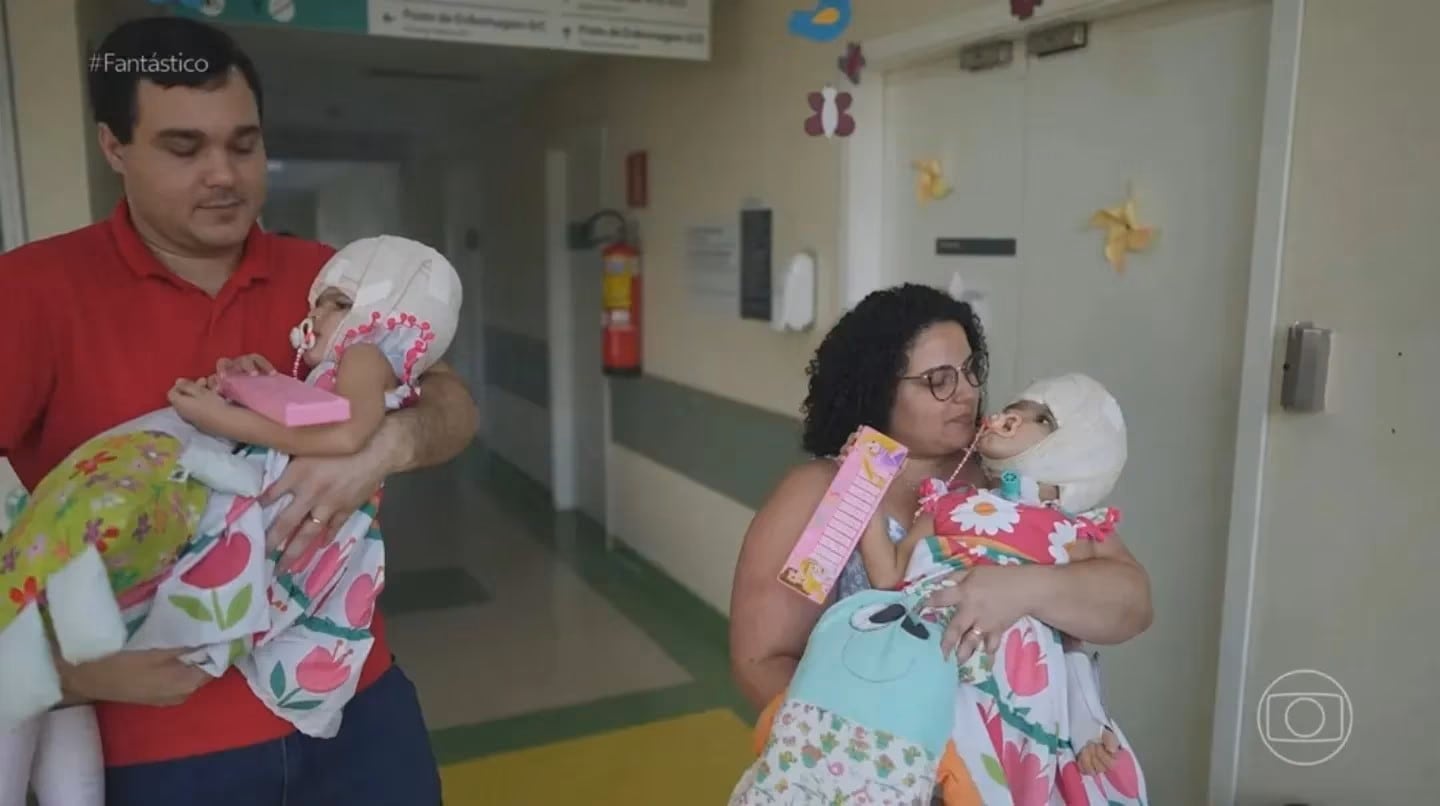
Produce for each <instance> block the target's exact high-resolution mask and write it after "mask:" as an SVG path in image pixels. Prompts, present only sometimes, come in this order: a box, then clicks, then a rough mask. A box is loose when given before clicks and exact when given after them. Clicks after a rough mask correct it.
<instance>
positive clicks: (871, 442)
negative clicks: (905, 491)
mask: <svg viewBox="0 0 1440 806" xmlns="http://www.w3.org/2000/svg"><path fill="white" fill-rule="evenodd" d="M907 455H909V451H908V450H906V448H905V446H903V445H901V444H900V443H898V442H896V441H895V440H893V439H891V438H890V437H888V436H886V435H884V434H882V433H880V432H879V431H876V430H875V429H873V428H869V427H866V428H862V429H860V433H859V434H857V435H856V438H855V445H854V446H853V447H852V448H851V449H850V453H849V454H848V455H847V456H846V457H845V461H844V462H843V463H841V465H840V472H839V473H837V474H835V480H834V481H832V482H830V488H829V489H828V490H826V491H825V497H824V498H823V499H821V501H820V506H818V507H816V508H815V514H814V515H812V516H811V517H810V523H809V524H808V525H806V527H805V531H804V532H802V533H801V535H800V542H798V543H796V544H795V548H794V549H793V550H792V551H791V552H790V557H789V559H787V560H786V561H785V567H784V568H782V569H781V570H780V581H781V582H783V583H784V584H785V586H786V587H788V588H790V589H791V590H794V591H795V592H797V593H799V594H800V595H802V596H804V597H806V598H807V599H811V600H813V601H815V602H818V603H820V604H824V602H825V599H826V598H827V597H828V596H829V595H830V591H831V589H833V588H834V587H835V583H836V582H837V581H838V580H839V579H840V570H841V569H842V568H844V567H845V563H846V562H847V561H848V560H849V559H850V555H851V554H852V553H853V552H854V551H855V546H856V544H858V543H859V542H860V535H861V534H863V533H864V531H865V526H866V525H867V524H869V523H870V520H871V518H873V517H875V511H876V510H878V509H879V508H880V499H882V498H884V496H885V491H886V490H888V489H890V484H891V482H893V481H894V480H895V476H896V475H898V474H899V473H900V468H901V467H902V466H904V464H905V458H906V456H907Z"/></svg>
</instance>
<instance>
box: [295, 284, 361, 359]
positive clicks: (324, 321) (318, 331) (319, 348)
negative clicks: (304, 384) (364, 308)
mask: <svg viewBox="0 0 1440 806" xmlns="http://www.w3.org/2000/svg"><path fill="white" fill-rule="evenodd" d="M350 305H351V302H350V297H349V295H348V294H346V293H345V292H343V291H341V290H340V289H338V288H327V289H325V291H324V293H322V294H321V295H320V298H319V299H317V300H315V307H314V308H313V309H311V311H310V317H311V318H312V319H313V320H314V321H315V346H314V347H311V348H310V349H309V350H306V351H305V362H306V363H307V364H309V365H310V366H312V367H313V366H316V365H318V364H319V363H320V361H321V360H323V359H324V357H325V355H324V351H325V346H326V345H327V344H329V343H330V337H331V335H333V334H334V333H335V329H336V328H338V327H340V322H341V321H342V320H343V319H344V318H345V314H347V313H349V312H350Z"/></svg>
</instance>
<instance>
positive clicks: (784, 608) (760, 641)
mask: <svg viewBox="0 0 1440 806" xmlns="http://www.w3.org/2000/svg"><path fill="white" fill-rule="evenodd" d="M835 470H836V468H835V465H834V464H833V463H830V462H824V461H816V462H810V463H808V464H804V465H801V466H799V467H796V468H794V469H792V470H791V471H790V472H789V473H787V474H786V475H785V478H784V479H782V480H781V481H780V484H779V485H778V486H777V487H776V488H775V491H774V492H773V493H771V494H770V498H769V500H768V501H766V502H765V504H764V506H762V507H761V508H760V511H759V512H757V513H755V518H754V520H752V521H751V522H750V528H749V529H748V530H747V531H746V532H745V540H744V542H743V543H742V544H741V546H740V558H739V560H738V561H737V563H736V565H735V579H734V584H733V586H732V588H731V592H730V672H731V675H732V676H733V677H734V679H735V683H736V685H737V686H739V688H740V691H741V693H742V694H744V696H745V698H746V699H747V700H749V701H750V703H751V704H752V705H754V706H755V708H757V709H763V708H764V707H765V706H766V705H768V704H769V703H770V701H771V700H773V699H774V698H775V696H776V695H778V694H780V693H781V692H782V691H784V690H785V688H786V687H787V686H789V685H790V678H791V677H792V676H793V675H794V673H795V667H796V666H797V665H798V664H799V663H800V656H801V655H802V654H804V652H805V644H806V642H807V641H809V639H810V631H811V629H813V628H814V626H815V622H817V621H819V619H820V614H821V613H822V612H824V607H822V606H821V605H818V604H815V603H814V602H810V601H807V600H806V599H805V598H803V597H802V596H800V595H799V594H797V593H795V592H794V591H791V590H788V589H787V588H786V587H785V586H784V585H782V584H780V582H779V581H778V580H777V578H776V577H777V576H778V575H779V573H780V568H781V567H782V566H783V565H784V564H785V558H786V557H788V556H790V551H791V549H793V548H794V547H795V544H796V543H797V542H798V541H799V540H800V533H801V532H802V531H804V530H805V525H806V524H807V523H808V522H809V520H810V516H811V515H812V514H814V512H815V508H816V507H817V506H819V505H820V500H821V499H822V498H824V496H825V490H826V488H827V487H829V485H830V481H831V480H832V479H834V478H835Z"/></svg>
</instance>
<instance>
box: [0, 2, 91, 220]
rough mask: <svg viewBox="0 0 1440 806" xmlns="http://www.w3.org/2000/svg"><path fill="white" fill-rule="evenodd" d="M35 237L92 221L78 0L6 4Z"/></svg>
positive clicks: (28, 207)
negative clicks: (73, 0)
mask: <svg viewBox="0 0 1440 806" xmlns="http://www.w3.org/2000/svg"><path fill="white" fill-rule="evenodd" d="M4 2H5V21H6V26H7V28H8V29H9V35H10V37H9V38H10V43H9V44H10V66H11V69H12V70H13V71H14V72H13V83H14V89H15V118H16V125H17V128H18V131H17V138H16V139H17V141H18V143H19V150H20V177H21V181H22V182H23V183H24V192H25V216H26V225H27V226H26V229H27V230H28V234H29V236H30V238H32V239H34V238H42V237H45V236H47V235H55V234H57V233H61V232H65V231H67V230H71V229H74V228H76V227H81V226H84V225H86V224H88V223H90V221H91V205H90V176H89V171H90V167H89V166H90V160H91V155H90V154H88V153H87V147H88V146H87V143H88V142H89V140H90V139H92V138H91V134H92V130H91V128H90V126H88V125H87V121H86V109H85V85H84V78H85V64H84V56H83V51H82V45H81V36H82V34H81V20H80V16H79V13H78V12H79V8H78V7H77V4H76V3H74V2H65V1H64V0H4Z"/></svg>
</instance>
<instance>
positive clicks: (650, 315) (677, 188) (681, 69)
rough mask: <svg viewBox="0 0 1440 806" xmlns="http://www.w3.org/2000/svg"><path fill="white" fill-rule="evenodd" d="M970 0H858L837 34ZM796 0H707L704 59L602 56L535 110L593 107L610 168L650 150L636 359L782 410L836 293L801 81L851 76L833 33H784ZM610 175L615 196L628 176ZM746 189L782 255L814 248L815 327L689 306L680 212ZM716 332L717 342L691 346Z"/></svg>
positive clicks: (831, 221) (829, 189) (823, 155)
mask: <svg viewBox="0 0 1440 806" xmlns="http://www.w3.org/2000/svg"><path fill="white" fill-rule="evenodd" d="M976 3H977V0H903V2H887V3H885V13H884V14H879V13H875V10H874V9H875V5H874V4H873V3H872V4H871V5H870V6H869V7H868V8H867V6H865V5H864V4H859V6H858V8H857V13H856V20H855V24H854V25H852V27H851V30H850V31H848V32H847V33H846V37H847V38H861V39H863V38H869V37H874V36H878V35H882V34H886V33H890V32H894V31H899V30H904V29H907V28H910V27H913V26H915V25H919V24H922V23H924V22H925V21H927V20H930V19H934V18H936V17H939V16H940V15H948V14H954V13H955V12H957V11H960V10H963V9H964V8H966V7H967V6H970V5H975V4H976ZM792 5H793V4H789V3H779V2H774V0H716V2H715V3H714V45H713V52H712V59H711V61H710V62H709V63H705V64H694V63H686V62H666V61H655V60H649V59H625V60H612V61H608V62H602V63H601V64H600V67H599V69H596V68H585V69H582V70H581V71H579V72H578V73H577V74H575V75H574V76H572V77H570V79H569V80H568V81H565V82H562V83H560V84H559V85H558V86H553V87H552V88H551V89H550V90H549V91H548V92H547V93H546V94H545V95H544V97H543V98H541V99H539V100H538V101H537V102H536V104H535V107H533V108H532V109H531V110H530V113H531V115H532V117H531V120H532V121H533V122H534V123H535V124H536V125H538V126H539V127H540V128H541V129H542V130H544V131H545V132H546V133H547V135H548V136H550V137H552V138H553V136H554V133H555V132H557V131H558V130H561V129H563V128H564V127H567V126H571V125H574V124H576V123H578V122H590V121H595V122H600V123H603V124H604V125H605V126H606V127H607V131H608V135H609V141H608V157H609V158H608V161H607V163H606V166H605V168H606V170H607V171H611V172H612V175H614V173H618V172H619V171H620V170H621V167H622V166H623V162H624V158H625V154H627V153H628V152H630V151H632V150H637V149H644V150H647V151H648V152H649V170H650V204H649V209H647V210H643V211H638V212H637V213H636V214H635V218H636V219H637V220H638V222H639V225H640V232H641V237H642V239H643V242H644V244H643V245H644V249H645V270H646V275H645V298H646V319H645V353H646V361H645V363H646V371H647V372H650V373H653V374H656V375H660V376H663V377H665V378H668V379H670V380H674V381H677V382H680V383H683V384H686V385H689V386H694V387H697V388H700V389H704V390H707V391H710V392H714V393H716V394H719V395H723V396H726V397H731V398H734V399H737V400H740V401H743V402H745V403H750V404H752V405H755V406H759V407H762V408H767V409H771V410H774V411H777V412H780V413H784V414H791V415H793V414H796V412H797V410H798V407H799V404H800V400H801V399H802V397H803V395H804V390H805V376H804V372H803V368H804V366H805V362H806V361H807V360H808V359H809V355H810V353H811V351H812V350H813V349H814V348H815V345H816V344H817V343H818V340H819V338H820V336H821V335H822V334H823V329H824V327H825V326H826V325H828V324H829V323H831V322H833V319H834V316H835V313H836V311H837V300H838V293H837V291H838V289H837V285H836V277H837V272H836V270H835V261H836V256H837V254H838V248H839V218H840V207H839V195H840V187H841V186H840V164H841V146H840V144H839V143H840V141H838V140H836V141H830V142H826V141H824V140H815V139H811V138H809V137H806V136H805V134H804V132H803V130H802V128H801V127H802V124H803V121H804V119H805V117H806V116H807V114H808V108H807V106H806V102H805V96H806V93H808V92H810V91H813V90H816V89H819V88H820V86H821V85H822V84H824V83H826V82H831V83H836V84H837V85H838V84H841V83H843V82H844V81H845V79H844V77H843V76H842V75H841V74H840V73H839V72H838V70H837V68H836V66H835V59H836V57H837V56H838V55H839V53H840V52H841V50H842V48H843V44H818V43H814V42H810V41H808V40H803V39H799V38H796V37H792V36H790V35H789V34H788V33H787V31H786V27H785V23H786V18H787V16H788V14H789V12H790V10H791V7H792ZM611 184H612V188H613V189H614V193H615V194H616V196H615V197H614V198H613V200H612V201H613V203H614V204H616V205H617V206H618V205H620V204H622V203H623V201H624V198H623V183H621V182H612V183H611ZM750 197H754V198H756V199H759V200H760V201H761V202H763V203H764V204H766V205H768V206H769V207H770V208H771V209H772V210H773V211H774V216H775V219H774V232H775V243H774V254H775V257H776V259H777V261H778V260H781V259H783V258H784V257H785V256H787V255H790V254H792V253H794V252H795V251H798V250H801V249H807V248H809V249H814V250H815V251H816V252H817V254H818V256H819V260H820V267H821V271H820V277H819V283H818V294H819V305H818V314H819V323H818V327H817V328H816V329H815V330H813V331H811V332H809V333H805V334H791V335H781V334H777V333H775V332H774V331H772V330H771V329H770V328H769V326H768V325H767V324H765V323H763V322H753V321H741V320H740V319H739V318H738V317H728V318H721V317H712V316H708V315H703V314H700V313H697V312H695V311H693V310H692V309H691V308H690V306H689V303H688V301H687V299H686V292H685V285H684V280H685V274H684V265H683V237H684V230H685V227H686V226H688V225H691V224H695V223H703V222H705V221H707V220H712V219H715V218H722V219H724V218H727V217H735V216H738V211H739V209H740V207H741V205H742V203H743V202H744V201H745V199H747V198H750ZM714 344H725V345H726V347H727V349H725V350H713V349H709V350H707V349H698V348H700V347H702V346H704V345H714Z"/></svg>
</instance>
